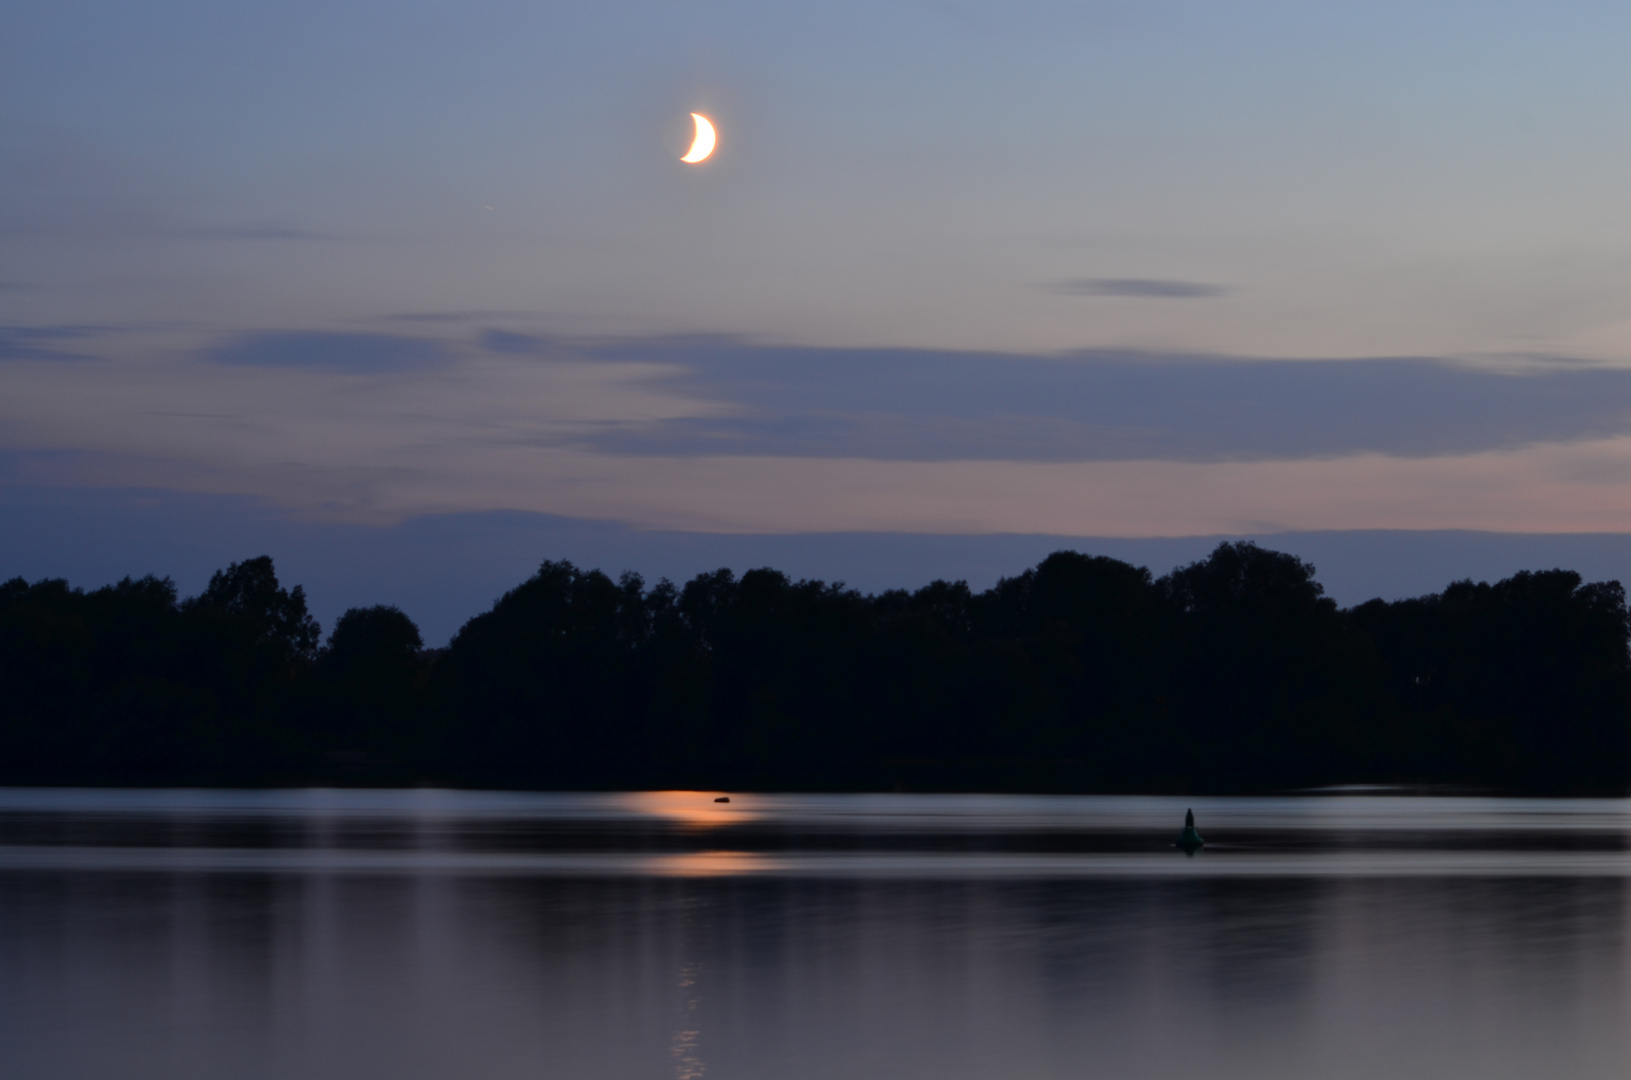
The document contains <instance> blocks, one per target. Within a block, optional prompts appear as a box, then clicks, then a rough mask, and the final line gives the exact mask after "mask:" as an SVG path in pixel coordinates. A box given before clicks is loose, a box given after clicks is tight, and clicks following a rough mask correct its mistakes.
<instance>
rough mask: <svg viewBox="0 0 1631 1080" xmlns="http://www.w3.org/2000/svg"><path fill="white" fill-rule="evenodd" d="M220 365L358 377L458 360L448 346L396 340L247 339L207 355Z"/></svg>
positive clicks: (284, 336)
mask: <svg viewBox="0 0 1631 1080" xmlns="http://www.w3.org/2000/svg"><path fill="white" fill-rule="evenodd" d="M207 355H208V358H209V359H210V360H212V361H213V362H215V363H217V364H226V365H231V366H239V367H270V368H315V369H319V370H324V371H334V372H347V373H355V374H389V373H393V372H403V371H416V370H422V369H425V368H431V367H437V366H440V365H442V364H446V363H448V362H449V361H451V360H452V359H453V352H452V350H451V349H449V348H448V346H447V345H445V344H444V343H442V342H440V341H436V340H433V339H430V338H415V337H403V336H399V335H395V334H343V333H342V334H335V333H299V332H295V333H267V334H248V335H245V336H243V337H240V338H237V339H235V340H233V341H230V342H227V343H226V344H224V345H218V346H216V347H215V348H213V349H211V350H209V351H208V353H207Z"/></svg>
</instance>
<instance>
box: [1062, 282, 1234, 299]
mask: <svg viewBox="0 0 1631 1080" xmlns="http://www.w3.org/2000/svg"><path fill="white" fill-rule="evenodd" d="M1044 288H1046V289H1048V290H1049V291H1050V292H1056V293H1062V294H1064V295H1066V296H1128V297H1139V298H1143V299H1149V300H1199V299H1204V298H1207V297H1213V296H1226V295H1228V294H1229V293H1230V292H1233V291H1234V290H1232V289H1230V288H1228V287H1227V286H1224V285H1211V284H1208V283H1206V282H1203V281H1172V280H1168V279H1165V278H1068V279H1066V280H1064V281H1051V282H1049V283H1047V285H1045V286H1044Z"/></svg>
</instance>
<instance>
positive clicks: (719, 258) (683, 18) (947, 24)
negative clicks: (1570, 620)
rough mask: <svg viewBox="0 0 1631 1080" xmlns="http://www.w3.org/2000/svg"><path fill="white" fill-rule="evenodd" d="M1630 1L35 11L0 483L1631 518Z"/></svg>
mask: <svg viewBox="0 0 1631 1080" xmlns="http://www.w3.org/2000/svg"><path fill="white" fill-rule="evenodd" d="M1627 40H1631V8H1623V7H1616V6H1614V5H1573V6H1569V7H1565V8H1561V9H1559V8H1555V7H1547V6H1543V5H1539V4H1532V3H1531V4H1510V3H1500V2H1489V0H1486V2H1483V3H1478V4H1472V3H1434V2H1431V0H1413V2H1411V3H1408V4H1406V3H1389V2H1385V0H1384V2H1376V3H1367V4H1362V5H1360V4H1351V3H1345V4H1336V3H1321V2H1310V0H1298V2H1296V3H1292V2H1289V0H1287V2H1283V3H1282V2H1267V0H1245V2H1222V3H1220V2H1218V0H1206V2H1204V3H1203V2H1195V3H1184V2H1172V0H1137V2H1109V3H1096V2H1092V0H1069V2H1058V3H1053V2H1025V0H1004V2H1002V3H973V2H964V0H945V2H930V0H922V2H904V0H897V2H887V0H867V2H865V3H859V2H849V0H827V2H824V3H821V4H805V5H782V4H763V3H716V2H701V0H687V2H674V0H667V2H664V3H642V2H638V0H635V2H628V3H620V4H600V5H595V4H566V3H549V2H543V3H540V2H532V3H518V2H483V0H460V2H457V3H455V2H452V0H447V2H442V0H423V2H411V0H397V2H393V3H389V4H386V3H374V2H370V0H325V2H323V3H320V4H319V3H313V2H306V0H284V2H280V3H277V4H257V5H250V4H221V3H218V2H210V3H205V2H202V0H200V2H174V0H155V2H153V3H147V4H128V3H113V2H107V0H49V2H46V0H11V2H9V3H7V4H6V5H5V6H4V7H3V8H0V486H4V487H5V488H6V489H7V490H9V491H11V492H12V493H13V494H14V495H15V493H16V492H19V491H26V492H30V493H32V494H29V495H28V497H27V498H22V499H20V501H19V498H11V499H10V501H5V500H0V502H4V504H5V506H8V507H19V506H24V505H26V506H28V507H32V508H33V509H32V510H31V511H29V512H28V513H24V512H22V511H20V510H15V511H0V516H3V517H4V523H5V524H6V527H7V529H8V530H12V531H15V530H17V529H22V530H23V531H24V532H27V531H28V530H29V529H30V528H33V527H34V526H35V525H38V523H39V522H40V521H41V517H40V515H41V514H45V513H46V511H44V510H42V509H41V507H44V506H47V505H58V503H53V502H52V501H51V499H49V498H44V497H43V496H41V493H50V492H64V493H73V494H74V498H75V499H76V500H78V501H77V502H75V505H76V506H79V507H81V508H82V509H83V508H84V507H86V506H91V505H92V504H94V503H95V501H96V500H97V499H104V500H106V501H107V505H108V506H110V507H113V506H116V505H118V506H123V505H127V502H128V497H129V496H130V494H131V493H147V495H146V496H144V497H147V496H151V497H152V498H154V499H159V500H161V501H162V500H163V499H168V498H172V497H176V498H180V497H183V496H184V497H186V498H189V499H191V498H215V499H224V500H229V503H223V504H222V505H223V506H226V505H232V506H238V505H243V506H249V505H253V506H254V507H256V508H257V509H256V511H255V513H257V514H259V513H264V512H272V513H276V514H282V515H285V516H286V517H288V518H289V519H290V520H294V521H303V522H308V523H313V524H314V527H315V526H316V525H336V526H337V525H344V526H345V527H347V528H353V527H367V528H373V529H376V530H389V529H397V528H400V527H401V526H403V525H404V523H407V522H412V521H415V520H418V519H420V518H425V517H427V516H430V515H467V516H469V515H474V517H472V518H471V520H476V519H477V518H480V515H489V514H492V513H495V512H528V513H534V514H546V515H551V516H552V518H551V520H555V519H587V520H593V521H597V522H602V523H609V524H611V525H615V526H618V527H633V528H635V529H646V530H666V531H668V532H670V533H672V532H674V531H676V530H677V531H689V532H695V533H712V534H721V533H750V534H752V533H757V534H788V533H838V532H843V533H867V532H874V533H912V534H931V533H934V534H951V535H971V534H996V533H1046V534H1051V535H1057V536H1095V537H1119V538H1140V537H1185V536H1207V535H1227V534H1245V533H1254V534H1267V533H1275V532H1283V531H1308V530H1375V529H1387V530H1444V529H1464V530H1485V531H1493V532H1507V533H1610V532H1631V213H1628V212H1627V194H1626V193H1627V192H1628V191H1631V110H1628V109H1627V108H1626V107H1625V103H1626V102H1627V101H1628V100H1631V65H1627V64H1626V63H1625V62H1624V55H1623V53H1624V43H1625V42H1626V41H1627ZM693 110H695V111H699V112H704V113H707V114H708V115H710V116H711V117H713V119H714V121H715V123H716V124H717V125H718V128H719V134H720V144H719V150H718V152H717V153H716V154H715V156H714V158H713V159H711V160H710V161H709V162H707V163H705V164H704V165H701V166H687V165H683V164H681V163H680V162H679V161H678V160H677V159H678V156H679V154H680V153H682V152H683V150H684V147H685V144H686V141H687V138H688V135H689V121H688V119H687V114H688V113H689V112H691V111H693ZM87 500H89V502H87ZM230 500H240V501H239V502H230ZM242 500H248V501H247V502H243V501H242ZM167 505H168V504H167ZM189 505H191V504H189ZM77 512H79V511H76V513H77ZM110 513H111V511H110ZM229 516H230V515H229ZM62 520H66V519H62ZM76 520H78V519H76ZM89 520H91V521H95V520H96V519H95V517H94V515H93V516H92V517H91V518H90V519H89ZM107 520H108V521H109V522H111V521H113V520H114V519H113V518H112V517H110V518H108V519H107ZM177 520H178V522H179V520H180V519H179V518H178V519H177ZM211 520H216V519H215V518H214V517H212V518H211ZM257 520H258V519H257ZM481 520H487V519H481ZM61 524H62V521H60V520H59V521H58V522H57V525H56V526H53V528H56V527H58V526H61ZM108 527H109V528H113V526H112V525H111V524H110V525H109V526H108ZM187 527H188V528H191V527H192V526H187ZM177 528H181V526H180V525H179V524H178V525H177ZM40 529H41V530H44V531H39V530H36V532H35V533H33V534H31V535H34V536H36V548H39V546H40V545H42V544H45V543H46V541H45V540H43V539H39V538H41V537H45V536H46V535H47V534H48V533H49V532H50V530H49V529H44V526H40ZM51 535H55V534H51ZM222 535H223V536H225V535H226V534H225V533H223V534H222ZM117 541H118V537H117V536H116V535H114V536H110V537H109V538H108V541H107V542H108V543H109V544H117ZM359 542H360V541H359ZM15 550H16V549H15V548H3V549H0V555H5V556H7V557H12V556H14V555H15ZM40 550H43V549H40ZM254 553H255V552H249V551H245V552H235V553H234V554H232V556H231V557H243V556H246V555H249V554H254ZM274 554H276V553H275V552H274ZM548 554H549V552H548V551H539V552H538V553H537V555H538V557H544V556H547V555H548ZM30 558H34V557H33V556H30ZM24 561H25V562H26V561H28V560H24ZM39 562H40V560H38V559H34V562H31V563H29V565H30V566H36V565H37V564H39ZM45 563H46V564H49V563H50V560H49V559H46V560H45ZM52 565H56V564H51V565H45V566H44V569H43V571H42V572H55V573H62V574H67V575H69V576H73V575H74V573H75V570H76V567H77V566H78V565H80V564H77V563H74V562H73V560H72V559H71V558H68V557H67V556H64V557H63V559H62V560H61V562H60V569H55V570H53V569H52ZM149 568H151V569H161V570H162V569H163V568H162V567H137V566H132V567H130V568H129V569H130V571H131V572H139V571H141V570H143V569H149ZM608 569H612V567H608ZM1013 569H1015V570H1017V569H1019V567H1014V568H1013ZM1158 569H1159V568H1158ZM6 573H8V568H7V567H4V566H0V576H3V575H5V574H6ZM1628 576H1631V568H1628ZM383 599H388V598H383Z"/></svg>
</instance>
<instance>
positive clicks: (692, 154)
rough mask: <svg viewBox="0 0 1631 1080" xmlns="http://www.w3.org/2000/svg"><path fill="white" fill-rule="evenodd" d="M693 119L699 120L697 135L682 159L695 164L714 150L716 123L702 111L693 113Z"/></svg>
mask: <svg viewBox="0 0 1631 1080" xmlns="http://www.w3.org/2000/svg"><path fill="white" fill-rule="evenodd" d="M691 119H693V120H695V121H696V122H697V137H696V138H695V139H694V140H692V142H691V149H689V150H687V151H686V152H685V156H684V157H682V158H680V160H681V161H684V162H688V163H690V164H692V165H695V164H696V163H697V162H699V161H702V160H704V159H705V158H707V156H708V155H709V154H711V153H713V152H714V125H713V124H712V123H710V122H709V120H708V118H707V117H706V116H703V115H702V114H701V113H692V114H691Z"/></svg>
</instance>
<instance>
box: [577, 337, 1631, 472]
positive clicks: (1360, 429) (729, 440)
mask: <svg viewBox="0 0 1631 1080" xmlns="http://www.w3.org/2000/svg"><path fill="white" fill-rule="evenodd" d="M593 354H594V355H597V356H599V357H600V358H601V359H603V360H609V361H612V360H642V361H648V362H651V361H657V362H664V361H666V362H668V363H671V364H674V365H677V369H678V373H677V374H676V375H675V376H674V377H673V379H672V380H671V381H670V383H669V385H671V386H672V387H673V388H674V389H675V390H679V391H682V392H684V393H686V394H687V395H689V396H694V397H697V398H701V399H706V400H709V401H714V402H719V403H722V404H726V405H728V406H731V408H730V410H729V412H728V414H726V415H724V416H717V417H709V418H701V419H686V420H675V421H666V422H662V423H657V424H653V425H648V426H639V427H619V428H615V429H611V430H608V431H606V432H605V433H604V434H602V435H601V436H599V437H598V438H597V439H596V440H595V445H596V446H597V447H598V448H599V449H602V450H606V451H611V452H618V453H640V454H659V455H702V454H756V455H758V454H762V455H774V456H806V457H866V458H877V459H884V460H923V461H944V460H1022V461H1092V460H1138V459H1157V460H1177V461H1222V460H1261V459H1295V458H1308V457H1337V456H1344V455H1349V454H1357V453H1366V452H1375V453H1383V454H1391V455H1399V456H1405V457H1431V456H1438V455H1446V454H1462V453H1472V452H1477V451H1482V450H1494V449H1503V448H1512V447H1517V446H1523V445H1526V444H1531V443H1546V442H1569V441H1577V440H1582V439H1588V438H1594V437H1602V436H1608V435H1614V434H1619V433H1624V432H1631V370H1627V369H1613V368H1601V367H1586V366H1583V365H1578V364H1562V363H1559V364H1554V365H1550V366H1539V367H1535V366H1530V367H1528V368H1526V369H1525V370H1524V372H1523V373H1518V374H1515V373H1511V372H1505V371H1496V370H1490V369H1479V368H1474V367H1469V366H1466V365H1461V364H1455V363H1450V362H1446V361H1443V360H1435V359H1413V358H1386V359H1366V360H1262V359H1222V358H1216V357H1206V356H1157V355H1150V354H1143V353H1133V352H1113V351H1096V352H1084V353H1079V354H1075V355H1071V356H1056V357H1039V356H1027V355H1019V354H1002V353H960V352H933V351H917V350H904V349H900V350H893V349H870V350H869V349H816V348H800V347H778V346H762V345H754V344H750V343H744V342H740V341H733V340H730V339H717V338H671V339H658V340H647V341H638V342H626V343H620V344H614V345H603V346H599V347H596V348H595V349H594V350H593Z"/></svg>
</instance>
